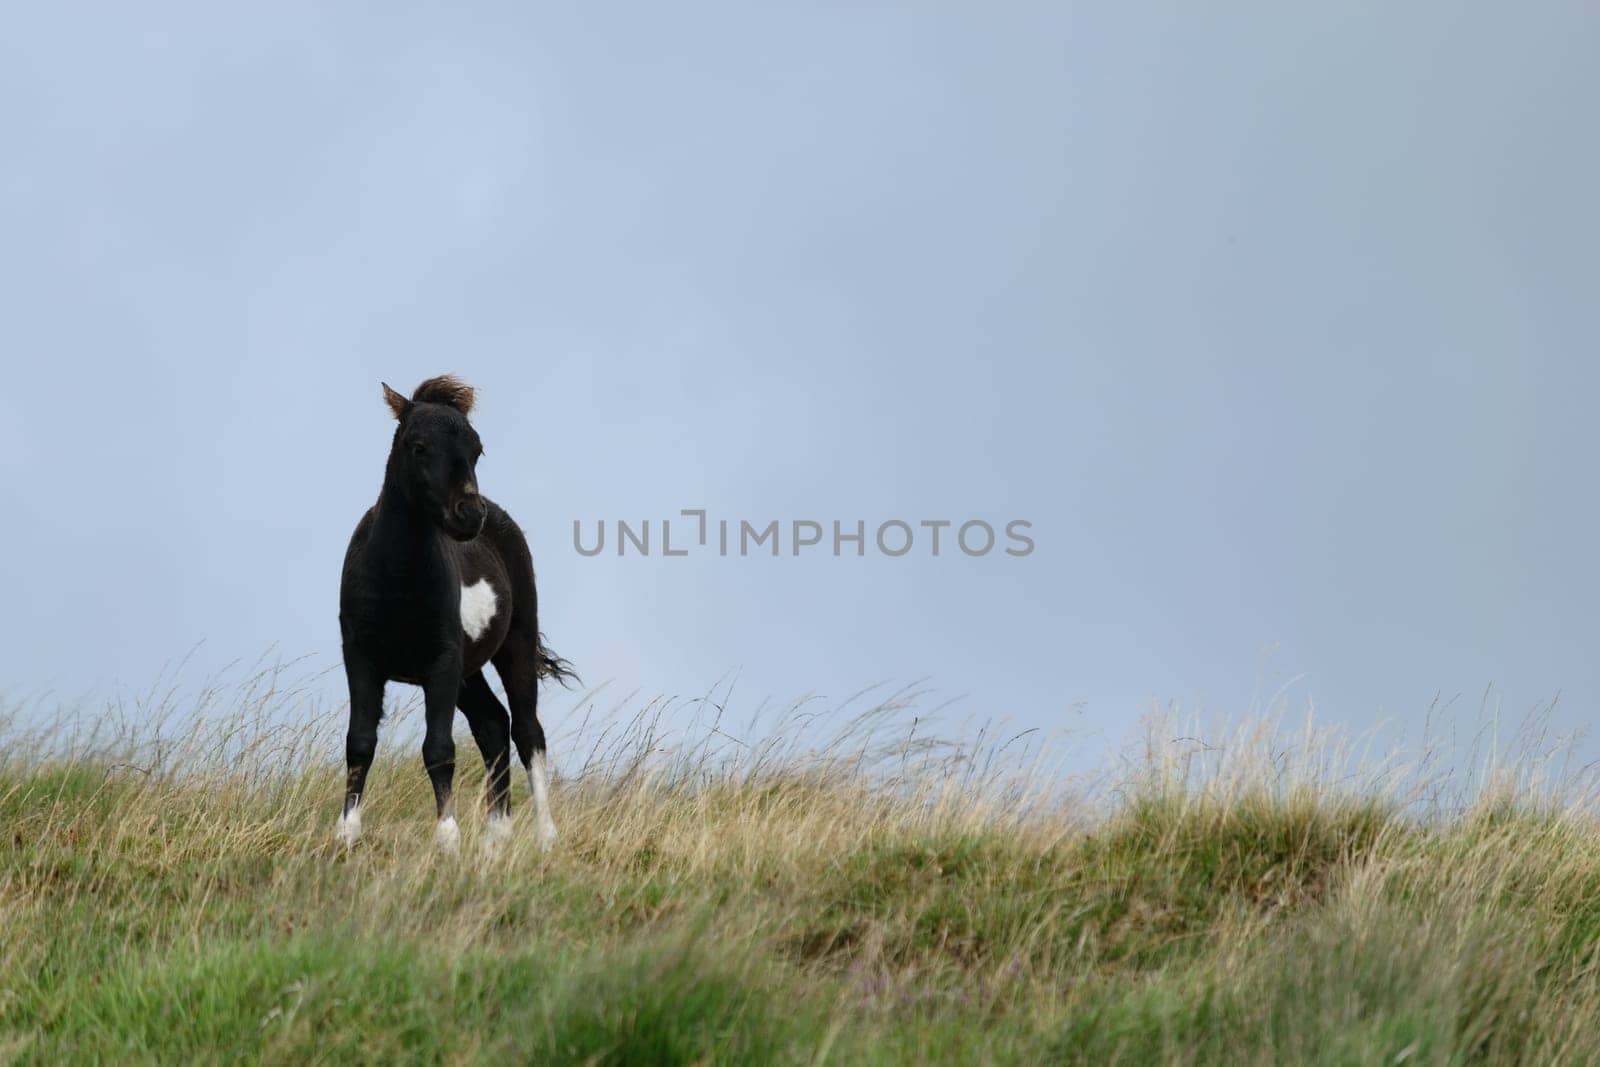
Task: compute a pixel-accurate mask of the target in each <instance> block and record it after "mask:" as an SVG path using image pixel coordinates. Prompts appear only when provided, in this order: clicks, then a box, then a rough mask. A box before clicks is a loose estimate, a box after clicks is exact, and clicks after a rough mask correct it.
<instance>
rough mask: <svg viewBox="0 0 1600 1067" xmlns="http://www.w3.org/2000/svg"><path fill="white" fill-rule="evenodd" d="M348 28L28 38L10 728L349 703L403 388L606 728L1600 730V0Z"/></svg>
mask: <svg viewBox="0 0 1600 1067" xmlns="http://www.w3.org/2000/svg"><path fill="white" fill-rule="evenodd" d="M331 7H332V5H323V4H305V5H301V4H287V3H285V4H271V5H250V6H248V7H240V6H238V5H223V6H222V7H218V6H217V5H201V4H195V5H179V6H165V7H158V8H157V7H150V6H147V5H139V7H138V9H137V10H135V9H134V8H129V7H126V6H112V5H105V6H104V7H103V8H101V9H100V10H99V11H98V12H94V13H93V14H92V15H91V14H90V8H85V7H83V6H82V5H66V6H57V7H54V8H48V9H34V10H32V11H24V10H21V9H13V10H11V11H10V12H9V13H8V14H7V16H6V32H5V33H4V34H3V35H0V134H3V138H4V140H3V144H4V149H3V151H4V165H3V166H0V359H3V360H4V366H5V372H6V373H5V375H4V379H5V386H6V392H7V395H6V399H5V401H4V412H5V413H4V417H3V418H0V446H3V447H0V478H3V480H4V498H5V501H6V508H5V521H4V522H3V523H0V560H3V561H4V562H3V564H0V566H3V568H4V571H3V573H4V592H3V602H4V604H5V608H4V611H3V613H0V687H3V688H4V690H5V691H6V692H8V693H9V694H11V696H12V697H13V698H20V699H29V700H38V699H40V698H41V697H40V695H41V694H55V695H57V696H59V697H60V698H63V699H66V698H71V699H77V698H78V697H80V696H82V695H83V694H101V693H107V692H112V691H115V690H116V689H117V687H119V686H125V687H126V686H131V687H135V688H137V687H139V686H142V685H144V684H147V683H148V682H149V681H150V680H151V679H152V678H154V677H155V675H156V674H157V672H158V671H159V670H160V669H161V665H162V663H163V662H164V661H166V660H169V659H172V658H174V657H178V656H182V655H183V654H184V653H185V652H187V651H188V650H190V649H191V648H193V647H194V646H195V645H196V643H197V642H201V641H203V642H204V644H203V646H202V647H201V649H200V651H199V652H198V653H197V654H196V657H195V660H194V666H193V669H194V670H195V671H198V672H200V673H201V674H203V673H204V672H206V671H209V670H213V669H216V668H218V667H220V666H221V665H222V664H225V663H227V662H228V661H230V660H233V659H236V658H241V657H242V658H245V659H252V658H254V657H256V656H258V655H260V654H261V653H262V652H264V651H265V650H267V649H268V648H270V647H276V649H277V650H279V652H280V653H281V654H282V655H285V656H297V655H302V654H312V656H313V657H314V659H313V662H315V663H320V664H323V665H327V666H336V665H337V663H338V627H337V610H338V608H337V587H338V574H339V567H340V561H341V559H342V556H343V552H344V548H345V544H346V542H347V540H348V538H349V534H350V530H351V528H352V527H353V525H354V523H355V521H356V519H357V518H358V517H359V515H360V514H361V512H362V510H363V509H364V508H366V507H367V506H368V505H369V504H371V503H372V501H373V500H374V499H375V497H376V495H377V491H378V487H379V483H380V480H381V474H382V466H383V460H384V455H385V453H386V450H387V448H388V444H389V437H390V433H391V429H392V423H391V421H390V419H389V416H388V414H387V411H386V409H385V408H384V406H383V404H382V402H381V399H380V389H379V381H380V380H383V381H387V382H389V383H390V384H392V385H394V386H395V387H397V388H400V389H402V390H405V391H408V392H409V390H410V389H411V388H412V387H413V386H414V385H415V384H416V383H417V382H418V381H419V380H420V379H422V378H424V377H427V376H429V375H432V374H436V373H440V372H445V371H452V372H456V373H458V374H460V375H462V376H463V377H465V378H466V379H467V380H469V381H471V382H472V383H474V384H475V385H477V386H478V387H479V389H480V397H481V406H480V411H479V413H478V414H477V416H476V419H475V422H476V425H477V426H478V428H479V430H480V432H481V434H482V436H483V439H484V441H485V444H486V447H487V456H486V458H485V460H484V462H483V464H482V466H481V467H480V471H479V473H480V479H481V482H482V485H483V487H484V490H485V492H487V493H488V494H489V495H490V496H491V497H493V498H494V499H496V500H497V501H498V502H500V503H501V504H502V505H503V506H505V507H506V508H507V509H508V510H509V511H510V512H511V514H512V515H513V516H514V517H516V518H517V519H518V520H520V521H521V523H522V524H523V526H524V528H525V530H526V531H527V534H528V537H529V540H530V542H531V544H532V546H533V550H534V556H535V560H536V564H537V567H538V572H539V583H540V593H541V608H542V612H541V614H542V622H543V626H544V629H545V630H546V632H547V633H548V635H549V638H550V643H551V645H552V646H553V647H554V648H555V649H556V650H557V651H559V652H560V653H562V654H563V655H565V656H567V657H569V658H570V659H571V660H573V661H574V663H575V664H576V665H577V666H578V668H579V669H580V670H581V671H582V673H583V675H584V677H585V680H586V681H588V682H590V683H600V682H609V683H610V685H611V691H613V692H616V693H627V692H632V691H635V690H637V691H639V692H640V693H641V694H644V695H646V696H648V695H652V694H674V693H699V692H703V691H705V690H706V689H707V688H709V687H710V686H711V685H712V684H714V683H715V682H716V681H717V680H718V679H719V678H722V677H723V676H724V675H726V674H727V673H728V672H730V671H736V672H738V679H739V681H738V686H737V690H736V694H735V698H734V699H735V703H736V704H737V705H739V706H740V707H748V708H753V707H754V706H755V705H756V704H758V703H759V702H760V700H761V699H762V698H764V697H771V698H773V699H774V700H777V701H780V702H781V701H786V700H789V699H792V698H795V697H798V696H801V695H803V694H806V693H817V694H822V695H824V696H826V697H828V698H830V699H833V698H839V697H843V696H844V695H847V694H848V693H849V692H851V691H853V690H855V689H857V688H859V687H861V686H863V685H866V684H870V683H873V682H876V681H880V680H888V681H892V682H897V683H898V682H909V681H912V680H915V679H918V678H923V677H927V678H930V679H931V682H930V684H931V685H932V686H934V687H935V688H937V689H938V691H939V692H940V694H941V695H942V696H944V697H955V696H961V697H962V698H963V699H962V700H961V703H960V705H959V706H960V707H961V708H962V709H965V712H966V713H970V714H972V715H973V716H976V717H980V718H981V717H984V716H988V715H994V716H1003V717H1006V718H1008V719H1010V720H1011V721H1013V722H1015V723H1019V724H1021V725H1023V726H1032V725H1038V726H1043V727H1047V728H1056V727H1063V726H1069V727H1070V728H1071V729H1073V730H1076V731H1078V732H1079V733H1081V734H1083V735H1085V736H1087V737H1092V738H1102V739H1106V740H1108V741H1114V740H1116V739H1119V738H1122V737H1124V736H1126V735H1127V733H1128V732H1129V731H1130V730H1131V729H1132V728H1133V724H1134V723H1135V721H1136V719H1137V717H1138V716H1139V715H1140V714H1141V713H1142V712H1143V711H1145V710H1146V709H1147V708H1148V707H1149V706H1150V704H1151V702H1152V701H1159V702H1163V703H1164V702H1169V701H1174V702H1178V703H1180V704H1182V705H1183V706H1184V707H1188V708H1204V709H1208V710H1210V711H1214V712H1218V713H1228V712H1236V711H1241V710H1243V709H1245V708H1247V707H1248V706H1249V704H1250V702H1251V701H1252V699H1257V698H1260V697H1263V696H1270V695H1271V694H1272V693H1273V692H1274V691H1276V690H1277V688H1278V687H1279V686H1281V685H1284V684H1286V683H1287V684H1289V686H1290V688H1289V692H1290V694H1291V695H1292V699H1293V701H1294V702H1295V703H1296V704H1301V703H1303V702H1305V701H1306V700H1315V702H1316V704H1317V707H1318V708H1319V714H1320V716H1321V717H1322V718H1323V719H1324V720H1327V721H1332V722H1339V723H1347V724H1349V725H1351V726H1352V727H1353V728H1356V729H1361V728H1365V727H1367V726H1369V725H1370V724H1372V723H1374V722H1377V721H1379V720H1384V719H1387V720H1392V721H1396V722H1399V723H1400V724H1402V725H1405V724H1418V723H1420V722H1421V719H1422V716H1423V715H1424V713H1425V711H1426V709H1427V707H1428V705H1429V703H1430V702H1431V701H1432V700H1433V699H1434V698H1435V696H1436V695H1442V696H1443V697H1444V698H1445V699H1449V698H1451V697H1453V696H1456V695H1457V694H1460V695H1461V700H1462V701H1464V702H1466V703H1468V704H1471V705H1472V706H1474V707H1476V705H1477V704H1478V701H1479V698H1480V695H1481V694H1482V693H1483V691H1484V690H1485V688H1486V687H1488V686H1491V685H1492V686H1494V687H1495V689H1496V692H1498V693H1499V694H1500V696H1501V699H1502V700H1503V703H1504V706H1505V708H1506V710H1507V712H1508V713H1509V712H1521V711H1522V710H1525V709H1526V708H1528V707H1531V706H1533V705H1535V704H1536V703H1538V702H1540V701H1544V700H1548V699H1550V698H1552V697H1555V696H1556V695H1557V694H1558V693H1559V694H1561V698H1562V705H1561V707H1562V712H1561V714H1562V716H1563V721H1564V722H1567V723H1569V724H1577V723H1583V722H1585V721H1587V720H1589V719H1592V718H1593V717H1594V714H1595V713H1596V711H1600V654H1597V637H1600V633H1597V630H1600V627H1597V624H1596V605H1597V603H1600V567H1597V566H1596V564H1595V561H1594V553H1595V552H1596V546H1597V545H1600V502H1597V499H1600V498H1597V494H1596V486H1595V480H1594V460H1593V457H1594V455H1595V451H1596V446H1595V442H1594V415H1593V411H1594V408H1595V404H1596V394H1597V390H1600V372H1597V370H1596V353H1597V351H1600V302H1597V301H1596V284H1597V282H1600V211H1597V208H1596V196H1595V190H1596V189H1600V140H1597V138H1596V137H1595V136H1594V131H1595V126H1594V122H1595V115H1594V108H1595V103H1596V101H1597V100H1600V65H1597V64H1596V63H1595V62H1594V57H1595V55H1596V52H1597V48H1600V35H1597V30H1600V8H1596V7H1595V6H1594V5H1592V4H1584V3H1568V4H1558V3H1531V4H1519V5H1506V4H1486V3H1483V4H1462V3H1413V4H1404V5H1396V4H1392V3H1370V4H1364V3H1356V2H1341V3H1334V4H1280V3H1259V4H1228V5H1215V4H1210V5H1195V4H1188V3H1167V4H1133V3H1105V4H1098V5H1093V6H1085V5H1077V4H1047V5H1037V6H1035V5H1023V4H1000V5H993V4H988V5H979V4H971V5H964V6H947V5H927V4H917V5H883V6H879V7H873V6H871V5H861V4H838V5H822V4H807V5H793V6H792V7H791V9H790V10H789V11H788V12H781V11H778V10H772V9H766V10H761V11H757V10H754V9H753V8H752V7H751V6H750V5H733V4H730V5H726V6H725V7H705V6H699V5H684V4H674V5H633V6H631V7H630V6H627V5H622V6H614V7H610V8H602V7H599V6H595V5H574V6H573V7H572V8H570V9H569V13H567V14H565V15H562V14H555V13H549V12H541V11H539V10H537V8H536V5H520V4H519V5H512V4H508V5H495V6H489V5H476V6H472V5H440V6H438V7H434V8H426V9H425V8H420V7H417V8H409V9H408V10H407V12H406V13H404V14H402V13H400V8H399V7H398V6H395V7H393V8H385V11H386V13H385V14H383V15H381V16H376V17H362V16H358V15H356V14H354V13H353V9H352V8H349V7H345V8H344V9H343V12H342V13H340V12H336V11H332V10H330V8H331ZM763 7H765V5H763ZM685 508H704V509H706V510H707V511H708V512H709V517H710V519H711V520H712V523H713V524H714V523H715V522H716V520H718V519H728V520H731V522H732V523H733V524H735V526H736V525H737V523H738V522H739V521H740V520H748V521H750V522H751V523H752V524H755V525H757V526H764V525H765V524H766V523H767V522H769V521H771V520H774V519H776V520H778V521H779V522H780V523H781V524H783V527H784V528H783V529H782V530H781V533H782V536H783V538H784V541H783V545H782V549H783V551H782V554H781V555H780V556H779V558H776V559H774V558H772V557H771V556H770V555H752V556H748V557H743V558H741V557H739V556H738V555H737V554H736V551H735V552H734V553H731V554H730V555H729V556H728V557H726V558H724V557H721V556H719V555H718V554H717V553H716V552H715V551H713V550H710V549H699V548H698V546H696V550H695V551H692V552H691V553H690V554H689V555H688V556H687V557H674V558H663V557H662V556H661V555H660V554H659V547H660V546H659V533H660V529H659V527H660V521H661V520H662V519H663V518H670V517H674V516H678V513H679V511H680V509H685ZM619 518H620V519H625V520H628V521H630V523H634V524H637V523H639V522H640V521H642V520H645V519H650V520H651V525H652V528H653V530H654V532H655V535H656V541H655V543H653V544H652V549H653V550H654V551H653V552H652V554H651V555H650V556H648V557H644V558H639V557H637V556H636V555H629V556H627V557H624V558H618V557H617V556H616V554H615V552H614V543H608V550H607V551H606V552H604V553H602V554H601V555H599V556H596V557H593V558H588V557H585V556H583V555H580V554H579V553H578V552H576V551H575V550H574V547H573V539H572V528H573V522H574V520H581V521H582V522H583V523H584V528H585V530H586V531H587V533H586V537H591V538H592V535H593V531H594V524H595V523H597V522H598V521H599V520H601V519H605V520H607V523H608V525H612V524H614V523H615V521H616V520H617V519H619ZM895 519H898V520H901V521H903V522H906V523H908V524H909V525H911V526H912V527H913V528H914V533H915V535H916V540H915V541H914V544H913V548H912V550H911V551H910V552H909V553H907V554H906V555H904V556H902V557H898V558H889V557H886V556H884V555H883V554H882V553H881V552H879V551H878V549H877V546H876V545H875V544H872V543H871V539H872V533H873V531H874V530H876V528H877V527H878V525H879V524H880V523H882V522H885V521H888V520H895ZM794 520H812V521H816V522H818V523H820V524H822V526H823V527H824V529H825V530H826V532H827V535H826V537H825V539H824V542H823V544H822V545H821V546H820V547H819V548H814V549H808V550H804V551H802V554H801V555H800V556H799V557H795V556H794V555H792V553H791V551H790V533H789V528H788V524H790V523H792V522H793V521H794ZM834 520H839V521H840V522H841V523H842V524H844V526H845V528H846V530H847V532H848V531H853V528H854V524H855V522H856V521H857V520H860V521H862V522H864V523H865V524H866V529H867V531H868V538H869V543H868V550H867V552H866V555H865V556H864V557H856V556H853V555H850V554H849V553H851V552H853V551H854V549H853V546H850V545H848V544H847V545H846V546H845V550H846V554H845V555H843V556H841V557H838V558H836V557H834V556H833V554H832V545H831V523H832V522H833V521H834ZM923 520H950V521H952V522H953V523H955V524H957V525H959V524H960V523H963V522H966V521H969V520H983V521H986V522H989V523H990V524H992V525H993V526H994V527H995V528H996V529H997V531H1000V541H999V544H998V545H997V547H996V548H995V549H994V550H992V551H991V552H989V553H988V554H985V555H983V556H979V557H970V556H967V555H965V554H963V553H962V552H960V551H958V550H957V551H952V549H951V545H950V541H949V538H950V537H951V535H952V531H953V529H954V527H952V528H950V530H947V531H945V534H944V536H945V538H946V540H945V542H944V544H943V545H942V546H941V547H942V551H941V553H940V555H939V556H938V557H937V558H935V557H934V556H933V555H932V554H931V551H929V546H928V542H927V540H926V535H927V534H928V533H929V531H928V530H927V529H926V528H923V527H920V526H918V524H919V523H921V522H922V521H923ZM1012 520H1025V521H1027V522H1029V523H1031V528H1030V531H1029V536H1031V538H1032V541H1033V545H1034V548H1033V551H1032V552H1031V553H1030V554H1028V555H1026V556H1021V557H1017V556H1009V555H1007V554H1005V552H1004V551H1003V548H1004V547H1005V546H1006V545H1007V544H1008V543H1010V542H1007V541H1006V539H1005V537H1004V533H1003V527H1004V525H1005V524H1006V523H1008V522H1010V521H1012ZM680 522H681V523H682V527H681V529H680V526H679V525H678V524H674V527H673V537H674V542H675V546H676V544H677V543H678V541H679V536H680V534H687V533H688V532H689V531H690V530H691V529H692V525H693V520H681V519H680ZM974 529H977V528H974ZM610 533H611V534H612V535H613V538H614V533H615V530H614V526H613V528H612V530H611V531H610ZM900 536H901V535H900V534H898V533H895V535H894V537H893V539H892V540H891V547H897V543H898V540H899V539H900ZM685 540H687V538H685ZM712 541H713V545H714V541H715V527H714V525H713V529H712ZM325 684H326V687H327V689H328V692H329V694H330V695H329V704H328V714H329V715H331V716H336V715H339V714H342V710H341V709H339V707H338V702H339V701H342V699H343V697H342V692H341V689H342V681H341V678H340V675H339V674H338V673H337V671H335V672H334V673H332V674H330V675H328V676H327V678H326V679H325ZM46 699H55V697H54V696H51V697H47V698H46ZM571 706H572V698H571V697H570V696H563V695H559V694H558V695H555V696H553V697H552V698H551V699H550V701H549V702H548V703H547V705H546V707H547V709H548V710H547V713H546V715H547V720H548V719H550V718H556V719H558V720H559V717H560V716H561V715H562V714H564V713H566V709H568V708H570V707H571ZM558 755H559V754H558Z"/></svg>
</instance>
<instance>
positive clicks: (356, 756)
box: [334, 647, 384, 848]
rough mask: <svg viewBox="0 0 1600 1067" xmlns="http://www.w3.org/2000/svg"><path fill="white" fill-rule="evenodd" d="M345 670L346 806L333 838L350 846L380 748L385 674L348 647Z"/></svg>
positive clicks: (357, 830) (355, 838)
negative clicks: (347, 712) (347, 705)
mask: <svg viewBox="0 0 1600 1067" xmlns="http://www.w3.org/2000/svg"><path fill="white" fill-rule="evenodd" d="M344 673H345V680H346V681H347V682H348V683H349V685H350V729H349V731H348V732H347V733H346V734H345V739H344V760H345V786H344V807H343V809H342V810H341V811H340V813H339V825H338V828H337V829H336V830H335V831H334V838H335V840H337V841H338V843H339V844H341V845H343V846H344V847H346V848H351V847H353V846H354V845H355V843H356V842H357V841H359V840H361V796H362V794H363V793H364V792H365V791H366V788H367V771H368V770H369V769H370V768H371V767H372V759H373V755H374V754H375V753H376V752H377V750H378V720H379V719H380V718H382V716H383V685H384V677H383V674H382V672H380V671H377V670H376V669H374V668H373V667H372V665H371V664H369V663H367V662H366V660H365V659H363V658H362V657H361V655H360V654H359V653H355V652H353V651H352V650H351V649H350V648H348V647H347V648H346V649H345V650H344Z"/></svg>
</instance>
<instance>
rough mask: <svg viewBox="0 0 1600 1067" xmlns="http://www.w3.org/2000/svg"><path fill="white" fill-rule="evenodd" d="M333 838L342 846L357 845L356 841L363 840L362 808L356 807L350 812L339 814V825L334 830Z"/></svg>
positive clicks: (350, 846)
mask: <svg viewBox="0 0 1600 1067" xmlns="http://www.w3.org/2000/svg"><path fill="white" fill-rule="evenodd" d="M333 839H334V841H336V842H337V843H338V844H339V846H340V847H341V848H355V847H356V842H357V841H360V840H361V809H360V808H354V809H352V810H351V811H349V812H348V813H346V814H344V815H341V816H339V825H338V827H337V828H336V829H335V830H334V831H333Z"/></svg>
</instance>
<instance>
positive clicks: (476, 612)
mask: <svg viewBox="0 0 1600 1067" xmlns="http://www.w3.org/2000/svg"><path fill="white" fill-rule="evenodd" d="M497 605H498V601H497V600H496V598H495V595H494V587H493V586H491V585H490V584H489V579H487V578H479V579H478V580H477V581H476V582H473V583H472V584H471V585H464V586H462V587H461V629H462V630H464V631H465V632H466V635H467V637H469V638H470V639H472V640H473V641H476V640H477V639H478V638H480V637H482V636H483V632H484V631H485V630H487V629H488V628H489V620H490V619H493V618H494V610H495V607H496V606H497Z"/></svg>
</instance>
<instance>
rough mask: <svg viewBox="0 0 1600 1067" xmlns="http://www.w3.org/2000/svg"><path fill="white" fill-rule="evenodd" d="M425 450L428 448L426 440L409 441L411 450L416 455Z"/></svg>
mask: <svg viewBox="0 0 1600 1067" xmlns="http://www.w3.org/2000/svg"><path fill="white" fill-rule="evenodd" d="M427 450H428V442H426V441H412V442H411V451H413V452H415V453H416V454H417V455H419V456H420V455H422V454H423V453H424V452H426V451H427Z"/></svg>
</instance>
